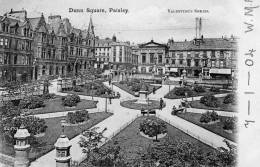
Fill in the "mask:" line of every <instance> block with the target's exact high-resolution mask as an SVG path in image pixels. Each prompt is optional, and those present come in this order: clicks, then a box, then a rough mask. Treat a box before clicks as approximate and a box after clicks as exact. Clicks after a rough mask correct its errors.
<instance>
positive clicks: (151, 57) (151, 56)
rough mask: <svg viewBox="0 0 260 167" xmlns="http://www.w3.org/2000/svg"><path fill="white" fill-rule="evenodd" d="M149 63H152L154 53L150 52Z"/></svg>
mask: <svg viewBox="0 0 260 167" xmlns="http://www.w3.org/2000/svg"><path fill="white" fill-rule="evenodd" d="M150 63H154V54H153V53H150Z"/></svg>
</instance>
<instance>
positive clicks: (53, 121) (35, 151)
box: [0, 112, 112, 161]
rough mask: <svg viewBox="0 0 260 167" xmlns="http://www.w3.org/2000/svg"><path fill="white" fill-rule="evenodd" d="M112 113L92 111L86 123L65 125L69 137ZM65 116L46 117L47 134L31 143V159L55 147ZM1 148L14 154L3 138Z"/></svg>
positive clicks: (2, 150)
mask: <svg viewBox="0 0 260 167" xmlns="http://www.w3.org/2000/svg"><path fill="white" fill-rule="evenodd" d="M111 115H112V114H111V113H105V112H100V113H91V114H89V116H90V119H89V121H88V122H87V123H86V124H81V125H79V126H68V127H65V134H66V135H67V136H68V138H69V139H72V138H74V137H75V136H77V135H78V134H79V133H81V131H82V130H87V129H89V128H90V127H92V126H94V125H96V124H98V123H99V122H101V121H102V120H104V119H106V118H108V117H109V116H111ZM64 118H65V117H58V118H48V119H45V121H46V125H47V126H48V128H47V130H46V132H45V135H44V136H43V137H40V138H38V139H37V143H34V144H32V143H31V145H32V149H31V151H30V153H29V159H30V161H33V160H35V159H36V158H38V157H40V156H42V155H44V154H46V153H47V152H49V151H51V150H53V149H54V143H55V142H56V140H57V139H58V137H59V136H60V135H61V131H62V129H61V124H60V121H61V120H62V119H64ZM1 138H2V136H1ZM0 150H1V152H2V153H3V154H7V155H11V156H14V149H13V145H6V143H4V142H3V140H1V142H0Z"/></svg>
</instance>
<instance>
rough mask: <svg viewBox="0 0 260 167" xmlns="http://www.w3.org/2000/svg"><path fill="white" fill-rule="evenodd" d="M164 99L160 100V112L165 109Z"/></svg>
mask: <svg viewBox="0 0 260 167" xmlns="http://www.w3.org/2000/svg"><path fill="white" fill-rule="evenodd" d="M163 103H164V102H163V99H162V98H160V110H162V108H163Z"/></svg>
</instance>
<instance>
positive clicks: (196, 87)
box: [193, 85, 206, 93]
mask: <svg viewBox="0 0 260 167" xmlns="http://www.w3.org/2000/svg"><path fill="white" fill-rule="evenodd" d="M193 90H194V91H195V92H197V93H203V92H206V89H205V88H204V87H203V86H201V85H194V87H193Z"/></svg>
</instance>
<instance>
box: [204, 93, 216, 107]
mask: <svg viewBox="0 0 260 167" xmlns="http://www.w3.org/2000/svg"><path fill="white" fill-rule="evenodd" d="M200 103H202V104H204V105H205V106H208V107H214V108H217V107H219V106H220V101H219V100H218V99H217V98H216V97H215V96H213V95H206V96H203V97H201V98H200Z"/></svg>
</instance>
